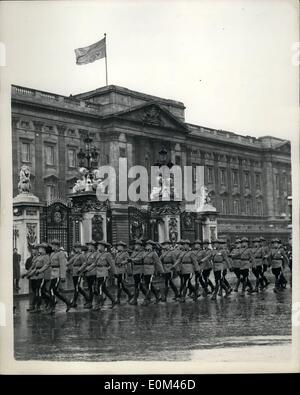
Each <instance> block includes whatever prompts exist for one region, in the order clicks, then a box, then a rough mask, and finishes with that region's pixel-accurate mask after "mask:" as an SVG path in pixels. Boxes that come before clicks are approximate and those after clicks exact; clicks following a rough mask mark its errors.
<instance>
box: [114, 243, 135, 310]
mask: <svg viewBox="0 0 300 395" xmlns="http://www.w3.org/2000/svg"><path fill="white" fill-rule="evenodd" d="M126 247H127V245H126V243H124V242H123V241H119V242H118V243H117V252H116V254H115V263H116V274H115V277H116V279H117V286H118V295H117V304H120V302H121V295H122V290H123V291H124V292H125V293H126V295H127V296H128V303H129V302H130V301H131V300H132V299H133V295H132V294H131V292H130V291H129V289H128V288H127V287H126V286H125V278H126V273H127V271H128V268H127V266H128V258H129V254H128V252H127V251H126V250H125V249H126Z"/></svg>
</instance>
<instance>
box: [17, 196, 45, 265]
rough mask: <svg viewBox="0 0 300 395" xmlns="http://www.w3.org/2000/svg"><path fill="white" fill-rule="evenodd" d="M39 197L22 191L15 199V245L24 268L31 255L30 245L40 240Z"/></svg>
mask: <svg viewBox="0 0 300 395" xmlns="http://www.w3.org/2000/svg"><path fill="white" fill-rule="evenodd" d="M40 207H41V204H40V202H39V198H38V197H36V196H34V195H33V194H31V193H30V192H22V193H20V194H19V195H17V196H16V197H14V199H13V247H15V248H17V249H18V252H19V254H21V266H22V267H23V268H24V264H25V262H26V259H27V258H28V257H29V256H30V246H31V245H32V244H36V243H39V242H40Z"/></svg>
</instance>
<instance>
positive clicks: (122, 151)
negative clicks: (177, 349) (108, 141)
mask: <svg viewBox="0 0 300 395" xmlns="http://www.w3.org/2000/svg"><path fill="white" fill-rule="evenodd" d="M119 155H120V158H126V148H124V147H120V148H119Z"/></svg>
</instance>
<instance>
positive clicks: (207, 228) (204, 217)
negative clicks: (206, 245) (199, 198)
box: [197, 203, 218, 241]
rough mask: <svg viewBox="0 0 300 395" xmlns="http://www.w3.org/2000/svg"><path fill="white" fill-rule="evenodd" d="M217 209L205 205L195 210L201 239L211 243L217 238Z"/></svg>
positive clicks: (208, 204) (207, 204)
mask: <svg viewBox="0 0 300 395" xmlns="http://www.w3.org/2000/svg"><path fill="white" fill-rule="evenodd" d="M217 215H218V212H217V209H216V208H215V207H214V206H212V205H211V204H210V203H205V204H203V205H202V206H200V207H199V209H198V210H197V216H198V217H199V218H201V223H202V238H203V240H204V239H207V240H209V241H213V240H215V239H216V238H217V237H218V227H217Z"/></svg>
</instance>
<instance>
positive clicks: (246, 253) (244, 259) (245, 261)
mask: <svg viewBox="0 0 300 395" xmlns="http://www.w3.org/2000/svg"><path fill="white" fill-rule="evenodd" d="M241 242H242V244H241V248H240V253H239V255H238V256H239V258H240V262H241V269H240V272H241V277H242V284H243V288H242V295H244V294H245V290H246V287H248V292H249V293H252V292H253V287H252V284H251V282H250V280H249V269H251V268H252V266H254V265H255V259H254V256H253V253H252V249H251V248H249V246H248V243H249V240H248V238H247V237H243V238H242V240H241Z"/></svg>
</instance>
